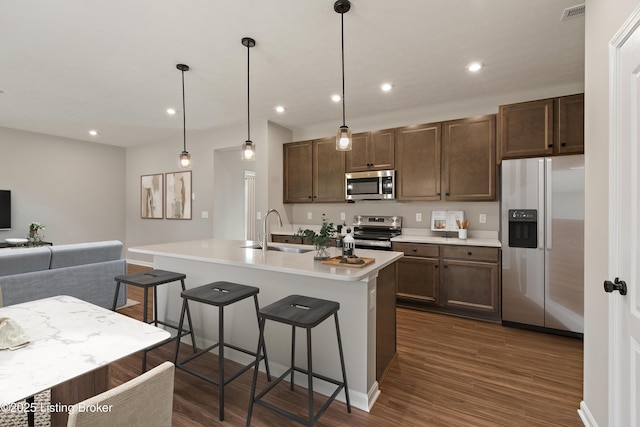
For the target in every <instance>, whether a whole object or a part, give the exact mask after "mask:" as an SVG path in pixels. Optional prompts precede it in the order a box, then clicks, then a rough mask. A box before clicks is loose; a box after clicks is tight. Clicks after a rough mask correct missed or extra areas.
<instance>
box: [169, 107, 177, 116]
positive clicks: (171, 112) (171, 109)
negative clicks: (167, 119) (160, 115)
mask: <svg viewBox="0 0 640 427" xmlns="http://www.w3.org/2000/svg"><path fill="white" fill-rule="evenodd" d="M175 113H176V109H175V108H167V114H169V115H171V116H173V115H174V114H175Z"/></svg>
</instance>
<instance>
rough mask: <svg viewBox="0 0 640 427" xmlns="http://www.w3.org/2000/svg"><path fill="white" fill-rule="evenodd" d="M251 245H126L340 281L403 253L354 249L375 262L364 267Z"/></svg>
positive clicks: (210, 242)
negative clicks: (341, 264) (329, 262)
mask: <svg viewBox="0 0 640 427" xmlns="http://www.w3.org/2000/svg"><path fill="white" fill-rule="evenodd" d="M253 244H255V242H251V241H247V240H220V239H205V240H193V241H187V242H175V243H160V244H156V245H148V246H138V247H133V248H129V251H131V252H134V253H141V254H147V255H154V256H166V257H172V258H180V259H187V260H193V261H202V262H210V263H215V264H226V265H235V266H244V267H247V268H255V269H261V270H269V271H278V272H284V273H290V274H299V275H303V276H313V277H323V278H328V279H332V280H342V281H358V280H362V279H365V278H367V277H369V276H371V275H372V274H374V273H377V271H378V270H380V269H382V268H384V267H386V266H387V265H389V264H391V263H393V262H395V261H397V260H398V259H400V258H401V257H402V256H403V254H402V253H401V252H392V251H375V250H365V249H357V250H356V252H357V253H356V255H357V256H360V257H366V258H374V259H375V261H374V262H373V263H372V264H369V265H367V266H365V267H342V266H329V265H325V264H323V263H322V262H321V261H318V260H314V255H315V250H314V249H313V246H309V245H291V244H283V243H271V242H270V243H269V245H270V246H284V247H298V248H304V249H310V251H309V252H305V253H291V252H279V251H267V252H266V253H263V252H262V249H252V248H249V247H246V246H251V245H253ZM327 251H328V252H329V255H330V256H332V257H333V256H338V255H339V254H340V252H339V249H337V248H327Z"/></svg>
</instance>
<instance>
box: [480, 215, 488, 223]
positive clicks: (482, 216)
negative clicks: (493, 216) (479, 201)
mask: <svg viewBox="0 0 640 427" xmlns="http://www.w3.org/2000/svg"><path fill="white" fill-rule="evenodd" d="M478 222H479V223H480V224H486V223H487V214H480V218H479V219H478Z"/></svg>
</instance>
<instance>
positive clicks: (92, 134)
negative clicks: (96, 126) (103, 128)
mask: <svg viewBox="0 0 640 427" xmlns="http://www.w3.org/2000/svg"><path fill="white" fill-rule="evenodd" d="M89 135H91V136H97V135H98V131H97V130H93V129H91V130H90V131H89Z"/></svg>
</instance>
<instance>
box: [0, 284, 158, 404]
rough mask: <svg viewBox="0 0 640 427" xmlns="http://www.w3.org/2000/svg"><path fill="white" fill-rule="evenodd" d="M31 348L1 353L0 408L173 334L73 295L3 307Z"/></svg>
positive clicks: (1, 314) (0, 311)
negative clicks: (19, 328) (20, 329)
mask: <svg viewBox="0 0 640 427" xmlns="http://www.w3.org/2000/svg"><path fill="white" fill-rule="evenodd" d="M0 317H10V318H12V319H13V320H15V321H16V322H17V323H18V325H20V326H21V327H22V329H23V330H24V332H25V335H26V336H27V338H28V339H29V344H27V345H26V346H24V347H21V348H18V349H16V350H0V405H2V404H9V403H13V402H16V401H19V400H22V399H25V398H27V397H29V396H32V395H34V394H36V393H39V392H41V391H43V390H47V389H49V388H51V387H54V386H56V385H58V384H61V383H63V382H65V381H68V380H70V379H72V378H75V377H77V376H79V375H82V374H85V373H87V372H91V371H93V370H95V369H98V368H100V367H102V366H105V365H108V364H109V363H112V362H114V361H116V360H118V359H121V358H123V357H125V356H128V355H130V354H132V353H135V352H137V351H139V350H142V349H144V348H146V347H149V346H151V345H153V344H156V343H158V342H160V341H163V340H165V339H167V338H169V336H170V333H169V332H168V331H165V330H163V329H159V328H157V327H155V326H152V325H147V324H145V323H143V322H141V321H138V320H136V319H132V318H130V317H127V316H124V315H122V314H119V313H116V312H113V311H110V310H107V309H104V308H102V307H98V306H96V305H94V304H90V303H88V302H85V301H82V300H79V299H77V298H74V297H70V296H57V297H52V298H45V299H41V300H37V301H30V302H26V303H22V304H16V305H11V306H7V307H3V308H0Z"/></svg>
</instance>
